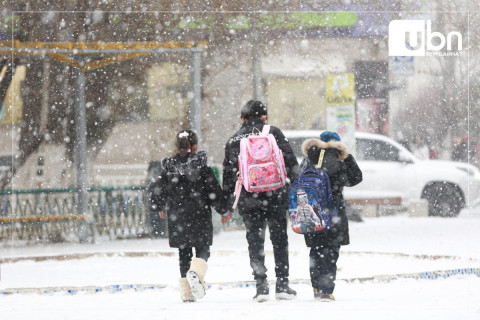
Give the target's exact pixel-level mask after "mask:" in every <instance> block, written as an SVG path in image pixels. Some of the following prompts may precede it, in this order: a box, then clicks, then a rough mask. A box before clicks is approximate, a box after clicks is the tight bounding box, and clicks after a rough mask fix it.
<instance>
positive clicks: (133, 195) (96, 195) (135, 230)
mask: <svg viewBox="0 0 480 320" xmlns="http://www.w3.org/2000/svg"><path fill="white" fill-rule="evenodd" d="M88 191H89V201H88V214H87V216H79V215H77V200H78V199H77V194H78V190H77V189H75V188H71V189H39V190H3V191H0V197H1V206H0V240H2V241H4V240H8V239H12V240H28V241H42V240H44V241H65V240H68V239H70V238H72V237H77V236H78V233H79V229H80V228H81V227H82V223H83V226H85V224H87V225H88V230H89V233H90V236H92V237H93V236H94V235H95V234H96V235H100V236H108V237H110V238H120V237H139V236H144V235H147V234H148V233H149V230H148V228H149V226H148V225H147V224H148V213H149V212H148V208H147V206H146V205H145V202H146V201H145V200H146V197H145V187H143V186H132V187H106V188H90V189H89V190H88Z"/></svg>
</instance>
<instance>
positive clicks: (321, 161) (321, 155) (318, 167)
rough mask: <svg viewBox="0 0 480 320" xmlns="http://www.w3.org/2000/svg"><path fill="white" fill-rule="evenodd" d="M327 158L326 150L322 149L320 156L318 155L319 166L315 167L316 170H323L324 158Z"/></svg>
mask: <svg viewBox="0 0 480 320" xmlns="http://www.w3.org/2000/svg"><path fill="white" fill-rule="evenodd" d="M324 157H325V149H320V154H319V155H318V163H317V165H316V166H315V168H317V169H321V168H322V164H323V158H324Z"/></svg>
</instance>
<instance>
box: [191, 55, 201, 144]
mask: <svg viewBox="0 0 480 320" xmlns="http://www.w3.org/2000/svg"><path fill="white" fill-rule="evenodd" d="M200 54H201V51H200V50H195V51H193V53H192V67H193V68H192V73H191V82H192V84H191V85H192V90H193V99H192V104H191V119H190V123H192V124H193V129H194V131H195V132H196V133H197V136H198V145H199V146H201V143H202V105H201V102H202V84H201V81H202V80H201V67H202V57H201V55H200Z"/></svg>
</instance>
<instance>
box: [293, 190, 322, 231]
mask: <svg viewBox="0 0 480 320" xmlns="http://www.w3.org/2000/svg"><path fill="white" fill-rule="evenodd" d="M292 196H294V194H292ZM296 200H297V202H296V209H291V210H289V215H290V221H291V223H292V224H293V225H292V229H293V231H295V232H297V233H302V234H308V233H312V232H317V231H321V230H323V229H324V228H325V222H324V220H323V218H322V216H321V213H320V210H321V208H320V206H319V205H318V203H316V202H315V201H312V202H310V203H311V204H310V203H309V201H308V194H307V193H306V192H305V191H303V190H301V189H299V190H298V191H297V195H296Z"/></svg>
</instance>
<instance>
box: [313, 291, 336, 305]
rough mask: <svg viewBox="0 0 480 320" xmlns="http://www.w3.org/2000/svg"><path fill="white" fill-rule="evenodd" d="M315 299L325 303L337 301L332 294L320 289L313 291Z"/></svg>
mask: <svg viewBox="0 0 480 320" xmlns="http://www.w3.org/2000/svg"><path fill="white" fill-rule="evenodd" d="M313 298H314V299H315V300H320V301H324V302H330V301H335V297H334V296H333V294H331V293H325V292H322V291H321V290H318V289H315V288H314V289H313Z"/></svg>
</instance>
